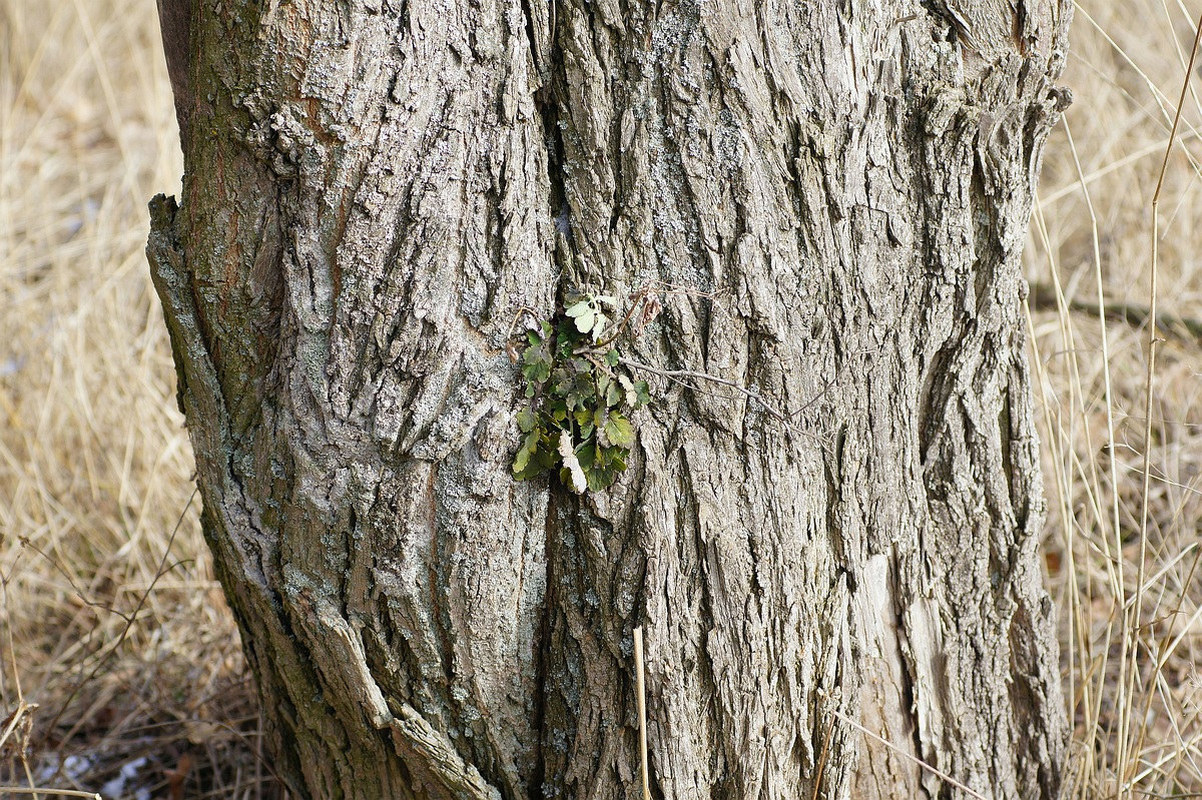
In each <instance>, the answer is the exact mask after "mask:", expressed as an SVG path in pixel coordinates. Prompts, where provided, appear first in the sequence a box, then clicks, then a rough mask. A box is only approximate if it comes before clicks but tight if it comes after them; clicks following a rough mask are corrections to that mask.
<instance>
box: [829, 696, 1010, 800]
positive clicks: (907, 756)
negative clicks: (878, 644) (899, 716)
mask: <svg viewBox="0 0 1202 800" xmlns="http://www.w3.org/2000/svg"><path fill="white" fill-rule="evenodd" d="M834 714H835V716H836V717H838V718H839V719H841V720H843V721H844V722H846V723H847V724H848V725H850V726H852V727H853V728H855V729H856V730H858V731H859V732H860V733H862V734H864V735H865V736H867V737H869V738H871V739H875V740H876V741H878V742H880V743H881V744H883V745H885V747H887V748H889V749H890V750H892V751H893V752H895V753H897V754H898V755H899V756H901V757H902V758H905V759H908V760H910V761H913V762H914V763H915V764H917V765H918V766H920V767H922V768H923V769H925V770H926V771H927V772H929V773H931V774H932V775H934V776H936V777H937V778H941V779H942V780H945V781H947V782H948V783H950V784H951V785H952V786H955V787H956V788H957V789H959V790H960V791H962V792H967V793H968V794H970V795H972V796H973V797H975V798H977V800H989V798H988V797H986V796H985V795H983V794H981V793H980V792H975V791H973V790H972V789H969V788H968V787H967V786H965V785H964V784H962V783H960V781H958V780H956V779H955V778H953V777H952V776H951V775H948V774H947V773H946V772H940V771H939V770H937V769H935V768H934V767H932V766H931V765H930V764H928V763H927V762H925V761H923V760H922V759H921V758H915V757H914V756H912V755H910V754H909V753H907V752H906V751H905V750H902V749H901V748H900V747H898V746H897V745H895V744H892V743H891V742H889V740H888V739H884V738H882V737H880V736H877V735H876V734H875V733H873V732H872V731H870V730H868V729H867V728H865V727H864V726H863V725H861V724H860V723H858V722H856V721H855V720H854V719H852V718H851V717H849V716H847V715H846V714H843V713H841V712H840V711H838V710H836V711H835V712H834Z"/></svg>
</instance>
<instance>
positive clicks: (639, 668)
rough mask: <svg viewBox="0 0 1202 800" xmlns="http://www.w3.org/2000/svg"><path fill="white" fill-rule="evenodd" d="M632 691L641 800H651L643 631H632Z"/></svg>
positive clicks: (639, 629)
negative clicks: (637, 734)
mask: <svg viewBox="0 0 1202 800" xmlns="http://www.w3.org/2000/svg"><path fill="white" fill-rule="evenodd" d="M634 690H635V703H636V705H637V706H638V710H639V767H640V770H641V772H640V775H641V776H642V779H643V800H651V780H650V776H649V775H648V771H647V700H646V697H647V695H646V687H645V686H644V683H643V629H642V627H638V628H635V629H634Z"/></svg>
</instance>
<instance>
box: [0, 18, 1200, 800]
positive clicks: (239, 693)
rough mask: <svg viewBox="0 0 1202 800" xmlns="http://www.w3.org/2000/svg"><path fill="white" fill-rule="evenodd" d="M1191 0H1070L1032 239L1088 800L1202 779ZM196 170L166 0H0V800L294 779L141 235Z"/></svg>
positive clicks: (1057, 530)
mask: <svg viewBox="0 0 1202 800" xmlns="http://www.w3.org/2000/svg"><path fill="white" fill-rule="evenodd" d="M1194 13H1197V9H1192V10H1191V9H1188V8H1186V7H1185V6H1184V5H1183V4H1181V3H1179V2H1175V1H1170V0H1083V2H1082V4H1081V5H1080V6H1079V7H1078V9H1077V14H1076V20H1075V23H1074V27H1073V35H1072V42H1071V45H1072V52H1071V55H1070V59H1069V66H1068V70H1067V72H1066V74H1065V76H1064V79H1063V82H1064V83H1066V84H1067V85H1069V86H1070V87H1072V89H1073V92H1074V95H1075V98H1076V102H1075V103H1074V105H1073V106H1072V107H1071V108H1070V109H1069V110H1068V112H1067V114H1066V118H1065V122H1064V124H1063V125H1061V126H1060V127H1058V128H1057V130H1056V131H1055V132H1054V134H1053V136H1052V139H1051V141H1050V142H1049V145H1048V148H1047V150H1046V153H1045V157H1044V169H1043V177H1042V181H1041V184H1040V192H1039V195H1040V201H1039V204H1038V206H1037V208H1036V209H1035V212H1034V215H1033V219H1032V229H1031V238H1030V242H1029V245H1028V248H1027V255H1026V262H1025V264H1026V270H1027V277H1028V280H1029V281H1030V283H1031V298H1030V308H1031V310H1030V316H1029V319H1030V331H1031V334H1032V337H1031V338H1032V351H1031V357H1032V361H1033V364H1034V366H1035V372H1036V377H1037V381H1038V383H1037V396H1036V403H1037V404H1038V406H1039V409H1040V412H1041V414H1042V420H1043V431H1042V434H1043V452H1044V466H1045V478H1046V483H1047V497H1048V508H1049V515H1048V522H1047V529H1046V536H1045V539H1044V542H1043V553H1044V561H1045V564H1046V566H1047V574H1048V579H1049V583H1050V586H1051V588H1052V592H1053V595H1054V597H1055V599H1056V601H1057V607H1058V610H1059V614H1060V620H1061V626H1060V627H1061V643H1062V648H1063V655H1062V661H1063V666H1064V675H1065V689H1066V697H1067V698H1068V706H1069V707H1068V708H1067V709H1066V713H1068V714H1070V715H1071V718H1072V722H1073V743H1072V749H1071V760H1070V764H1069V775H1068V779H1069V790H1070V791H1069V793H1068V794H1067V795H1066V796H1071V797H1081V798H1095V797H1096V798H1102V797H1118V796H1123V797H1163V798H1169V797H1173V798H1183V797H1202V675H1200V669H1202V667H1200V664H1202V659H1200V655H1202V569H1200V568H1199V562H1200V555H1202V552H1200V551H1202V470H1200V468H1202V302H1200V301H1202V224H1199V223H1200V222H1202V181H1200V180H1199V178H1200V177H1202V145H1200V143H1199V126H1202V103H1200V101H1199V97H1198V94H1197V92H1196V91H1195V89H1194V88H1193V87H1192V86H1191V88H1190V91H1189V92H1188V93H1187V95H1186V103H1185V106H1184V112H1183V117H1182V124H1181V126H1180V129H1179V131H1178V135H1177V138H1176V141H1175V143H1174V147H1173V151H1172V153H1171V155H1170V157H1169V160H1168V164H1167V172H1166V177H1165V181H1164V187H1163V189H1162V192H1161V197H1160V202H1159V226H1158V228H1159V230H1158V232H1157V233H1156V236H1157V239H1156V241H1157V242H1158V256H1159V257H1158V262H1157V263H1158V267H1157V276H1158V282H1159V298H1158V311H1159V322H1160V324H1159V327H1158V328H1157V332H1158V335H1159V337H1160V338H1161V339H1162V340H1163V341H1162V343H1161V344H1160V345H1159V350H1158V355H1157V360H1156V364H1155V370H1154V373H1153V375H1152V378H1153V380H1152V403H1151V410H1152V414H1151V422H1150V426H1149V425H1148V415H1147V414H1146V413H1145V397H1146V396H1147V395H1146V388H1147V384H1148V379H1149V369H1148V367H1149V364H1148V340H1149V337H1150V335H1151V333H1152V329H1151V327H1150V321H1149V311H1150V308H1149V306H1150V294H1149V291H1150V287H1149V279H1150V276H1151V271H1152V242H1153V233H1154V232H1153V230H1152V215H1151V200H1152V196H1153V193H1154V192H1155V189H1156V185H1157V181H1158V176H1159V173H1160V167H1161V162H1162V159H1163V158H1164V153H1165V149H1166V147H1167V145H1168V144H1169V130H1170V127H1171V125H1172V119H1173V115H1174V112H1175V109H1176V105H1177V99H1178V94H1179V92H1180V90H1181V86H1182V83H1183V80H1184V78H1185V75H1186V63H1187V61H1188V59H1189V50H1190V47H1191V44H1192V40H1193V33H1194V29H1193V24H1194V23H1193V20H1191V14H1194ZM181 171H182V164H181V157H180V153H179V147H178V140H177V131H176V127H175V120H174V115H173V112H172V103H171V94H170V86H169V84H168V81H167V77H166V72H165V68H164V65H163V58H162V52H161V48H160V44H159V39H158V23H157V18H156V16H155V5H154V0H50V1H49V2H47V1H46V0H0V717H2V716H3V715H5V714H7V715H9V717H8V719H7V720H5V721H4V722H3V724H2V725H0V796H4V795H5V794H6V792H5V791H4V789H3V788H2V787H3V786H20V787H26V788H28V787H31V786H40V787H51V786H53V787H59V788H71V789H76V790H81V791H82V790H86V791H89V792H100V793H102V794H103V796H104V797H106V798H119V797H131V798H143V797H144V798H150V797H155V798H160V797H161V798H172V800H175V799H176V798H184V797H187V798H198V797H222V798H268V797H276V796H279V795H280V794H281V792H280V790H279V788H278V787H277V786H276V784H275V781H274V779H273V778H272V775H271V770H270V767H269V765H268V764H267V763H266V762H265V761H264V759H263V757H262V753H261V750H260V746H259V736H258V733H257V731H258V714H257V710H256V700H255V697H254V692H253V688H252V686H251V683H250V681H249V676H248V675H247V674H246V673H245V671H244V664H243V660H242V655H241V649H240V646H239V644H238V637H237V631H236V628H235V626H234V623H233V620H232V619H231V617H230V614H229V612H228V610H227V609H226V607H225V604H224V601H223V599H222V597H221V592H220V588H219V586H218V585H217V583H216V581H215V580H214V578H213V574H212V569H211V562H210V560H209V556H208V552H207V550H206V549H205V545H204V541H203V537H202V536H201V533H200V530H199V524H198V510H199V508H198V507H199V500H198V499H197V498H196V497H195V496H194V494H193V482H192V469H193V466H192V455H191V450H190V448H189V445H188V439H187V435H186V432H185V431H184V429H183V421H182V419H181V417H180V415H179V413H178V412H177V410H176V405H175V397H174V392H175V388H174V371H173V368H172V364H171V353H170V347H169V344H168V341H167V334H166V330H165V329H164V327H163V323H162V319H161V315H160V312H159V307H158V301H157V299H156V297H155V295H154V292H153V290H152V288H151V285H150V280H149V277H148V271H147V267H146V262H145V257H144V255H143V249H144V246H145V238H146V233H147V225H148V219H147V212H146V202H147V200H148V199H149V198H150V197H151V195H153V194H155V193H156V192H160V191H161V192H166V193H168V194H171V193H177V192H178V189H179V176H180V173H181ZM1146 426H1147V427H1150V432H1151V437H1150V443H1151V447H1150V449H1149V451H1148V452H1149V456H1150V460H1149V464H1150V470H1149V474H1150V480H1149V481H1148V483H1147V488H1146V490H1145V484H1144V480H1143V468H1144V464H1143V458H1144V452H1145V448H1144V436H1145V427H1146ZM1145 507H1146V511H1147V523H1146V525H1145V523H1144V521H1143V520H1144V514H1145ZM1141 531H1142V532H1143V534H1144V535H1141ZM35 704H36V708H35V707H34V705H35ZM23 755H24V756H25V757H22V756H23Z"/></svg>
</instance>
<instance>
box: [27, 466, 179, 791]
mask: <svg viewBox="0 0 1202 800" xmlns="http://www.w3.org/2000/svg"><path fill="white" fill-rule="evenodd" d="M198 491H199V489H197V488H193V489H192V494H190V495H188V502H187V503H185V504H184V510H183V511H181V512H179V519H177V520H176V521H175V527H174V528H172V529H171V536H170V537H168V539H167V547H166V548H165V549H164V550H163V557H162V558H161V559H159V566H158V568H157V569H156V570H155V576H154V579H153V580H152V581H151V582H150V585H149V586H147V587H146V591H145V592H143V593H142V596H141V597H140V598H138V602H137V604H136V605H135V606H134V610H133V613H131V614H130V615H129V618H128V619H126V620H125V626H124V627H123V628H122V629H121V635H120V636H118V637H117V640H116V641H115V642H113V644H112V645H111V646H110V647H109V651H108V652H107V653H105V654H104V655H103V656H102V657H101V658H100V659H99V661H98V662H97V663H96V666H95V667H93V668H92V671H91V672H89V673H88V676H87V677H86V678H84V679H83V680H81V681H80V682H79V683H77V684H75V687H74V688H73V689H72V690H71V694H69V695H67V699H66V700H64V701H63V703H62V705H61V706H60V707H59V709H58V713H56V714H55V715H54V718H53V719H52V720H50V724H49V725H47V726H46V730H47V732H49V731H52V730H54V728H55V726H57V725H58V721H59V720H60V719H62V716H63V714H64V713H65V712H66V710H67V708H68V707H69V706H70V705H71V703H72V702H74V700H75V697H76V696H77V695H78V694H79V692H80V691H81V690H82V689H83V687H84V686H86V685H88V683H90V682H91V681H92V680H93V679H94V678H95V677H96V676H97V675H98V674H100V670H101V669H103V668H104V666H105V665H106V664H107V663H108V662H109V659H110V658H112V657H113V655H114V654H115V653H116V652H117V650H118V648H120V647H121V645H122V644H124V643H125V640H126V638H127V637H128V636H129V632H130V631H131V630H132V629H133V626H134V624H135V623H136V622H137V621H138V615H139V614H141V613H142V609H143V608H145V606H146V601H147V600H149V599H150V593H151V592H153V591H154V587H155V585H156V584H157V583H158V582H159V578H162V577H163V576H164V575H165V574H167V573H168V572H170V571H171V570H172V569H174V568H175V565H174V564H173V565H171V566H170V567H168V566H167V557H168V556H169V555H171V547H172V545H174V544H175V537H176V535H177V534H178V533H179V529H180V526H181V525H183V524H184V517H186V516H187V515H188V509H189V508H191V507H192V501H193V500H195V499H196V494H197V492H198ZM77 726H78V723H77ZM74 735H75V729H74V728H73V729H72V730H71V731H70V732H69V733H68V734H67V736H65V737H63V739H62V741H61V742H60V743H59V747H60V748H61V747H62V746H63V745H64V744H66V742H67V741H68V740H69V739H70V738H71V737H72V736H74ZM87 796H90V795H87Z"/></svg>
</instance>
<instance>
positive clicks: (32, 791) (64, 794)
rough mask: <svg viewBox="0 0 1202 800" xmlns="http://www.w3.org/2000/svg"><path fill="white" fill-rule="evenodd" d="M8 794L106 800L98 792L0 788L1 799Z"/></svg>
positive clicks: (16, 787) (15, 787) (14, 787)
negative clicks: (51, 795)
mask: <svg viewBox="0 0 1202 800" xmlns="http://www.w3.org/2000/svg"><path fill="white" fill-rule="evenodd" d="M6 794H32V795H39V794H53V795H58V796H59V797H87V798H91V800H104V798H103V797H101V796H100V794H99V793H97V792H81V791H78V790H77V789H30V788H28V787H25V786H0V797H3V796H4V795H6Z"/></svg>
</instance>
